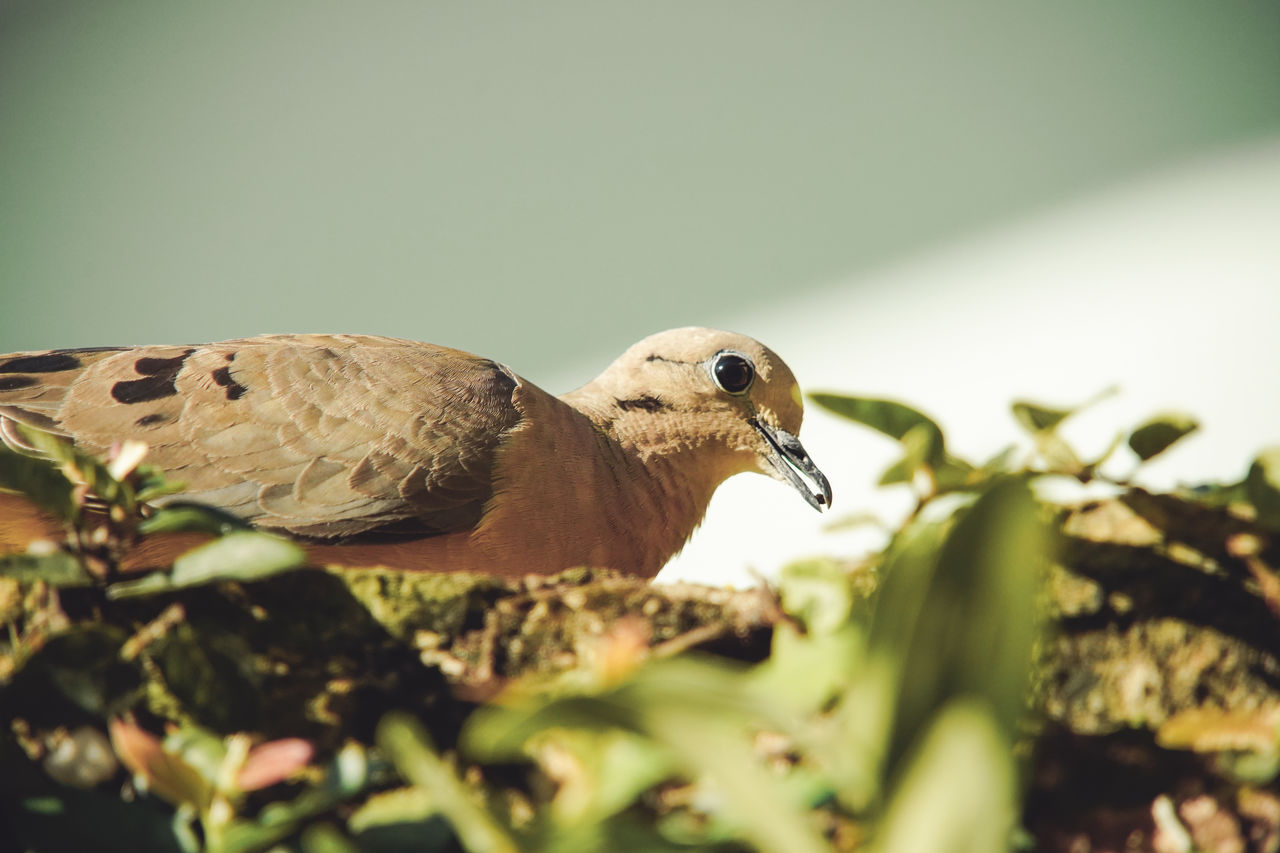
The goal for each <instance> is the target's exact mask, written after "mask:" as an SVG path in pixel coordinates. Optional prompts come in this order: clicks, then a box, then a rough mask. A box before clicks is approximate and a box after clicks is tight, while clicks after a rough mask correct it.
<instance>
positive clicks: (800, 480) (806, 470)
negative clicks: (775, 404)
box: [751, 418, 831, 512]
mask: <svg viewBox="0 0 1280 853" xmlns="http://www.w3.org/2000/svg"><path fill="white" fill-rule="evenodd" d="M751 425H752V426H753V427H755V428H756V430H757V431H758V432H759V433H760V434H761V435H762V436H764V440H765V443H766V444H768V445H769V455H768V457H766V458H767V459H768V460H769V464H770V465H772V466H773V469H774V471H776V472H777V477H778V479H780V480H784V481H786V482H788V483H790V484H791V485H793V486H795V487H796V491H798V492H799V493H800V496H801V497H803V498H804V499H805V501H807V502H808V504H809V506H811V507H813V508H814V509H816V510H818V511H819V512H821V511H822V510H824V509H826V508H827V507H829V506H831V483H830V482H828V481H827V478H826V475H824V474H823V473H822V472H821V471H819V470H818V466H817V465H814V464H813V460H812V459H810V458H809V454H808V453H806V452H805V449H804V445H803V444H801V443H800V439H798V438H796V437H795V436H794V435H792V434H791V433H789V432H787V431H786V430H784V429H777V428H775V427H771V426H769V425H768V424H766V423H763V422H761V421H760V420H759V419H758V418H753V419H752V421H751Z"/></svg>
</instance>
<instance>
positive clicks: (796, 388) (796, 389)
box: [791, 382, 804, 410]
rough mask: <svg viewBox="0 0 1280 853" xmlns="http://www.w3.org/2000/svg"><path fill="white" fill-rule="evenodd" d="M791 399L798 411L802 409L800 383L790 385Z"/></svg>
mask: <svg viewBox="0 0 1280 853" xmlns="http://www.w3.org/2000/svg"><path fill="white" fill-rule="evenodd" d="M791 399H792V400H795V401H796V405H797V406H798V407H799V408H800V409H802V410H803V409H804V397H803V396H802V395H801V394H800V383H799V382H792V383H791Z"/></svg>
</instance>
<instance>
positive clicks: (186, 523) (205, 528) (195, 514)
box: [138, 503, 252, 536]
mask: <svg viewBox="0 0 1280 853" xmlns="http://www.w3.org/2000/svg"><path fill="white" fill-rule="evenodd" d="M251 529H252V528H250V526H249V525H248V524H246V523H245V522H244V521H243V520H242V519H240V518H237V517H236V516H234V515H232V514H231V513H229V512H227V511H226V510H222V509H218V508H217V507H211V506H204V505H203V504H187V503H184V504H170V505H168V506H165V507H162V508H161V509H158V510H156V512H155V513H154V514H153V515H152V516H151V517H150V518H146V519H143V520H142V521H141V522H139V523H138V532H139V533H141V534H143V535H144V536H147V535H150V534H153V533H211V534H213V535H215V536H221V535H223V534H225V533H231V532H233V531H236V530H251Z"/></svg>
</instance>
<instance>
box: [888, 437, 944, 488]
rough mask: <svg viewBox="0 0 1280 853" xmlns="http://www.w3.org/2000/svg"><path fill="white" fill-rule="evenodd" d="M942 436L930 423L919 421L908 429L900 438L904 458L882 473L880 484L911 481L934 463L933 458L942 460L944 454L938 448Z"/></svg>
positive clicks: (889, 484)
mask: <svg viewBox="0 0 1280 853" xmlns="http://www.w3.org/2000/svg"><path fill="white" fill-rule="evenodd" d="M941 437H942V434H941V433H939V432H936V431H935V428H933V427H931V426H930V425H929V424H924V423H919V424H916V425H915V426H913V427H911V429H909V430H907V431H906V432H905V433H904V434H903V436H902V438H901V439H899V440H900V441H901V442H902V449H903V453H902V458H901V459H899V460H898V461H897V462H895V463H893V464H892V465H890V466H889V467H888V468H887V469H886V470H885V472H884V473H883V474H881V475H880V481H879V485H881V486H891V485H894V484H895V483H910V482H912V481H913V480H914V479H915V476H916V474H917V473H919V472H920V470H921V469H923V468H925V467H926V466H928V465H930V464H932V461H933V460H938V461H941V460H942V459H943V454H940V453H939V448H938V442H939V441H941Z"/></svg>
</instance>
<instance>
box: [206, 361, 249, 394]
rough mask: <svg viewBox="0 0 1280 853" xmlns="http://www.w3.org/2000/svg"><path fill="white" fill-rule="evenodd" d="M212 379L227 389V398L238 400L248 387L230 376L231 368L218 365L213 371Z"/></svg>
mask: <svg viewBox="0 0 1280 853" xmlns="http://www.w3.org/2000/svg"><path fill="white" fill-rule="evenodd" d="M213 381H214V382H217V383H218V384H219V385H221V386H222V387H223V388H226V389H227V399H228V400H239V399H240V398H241V397H243V396H244V395H245V394H247V393H248V391H249V389H248V388H246V387H244V386H243V385H241V384H240V383H239V382H237V381H235V380H234V379H232V378H231V368H229V367H219V368H218V369H217V370H215V371H213Z"/></svg>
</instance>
